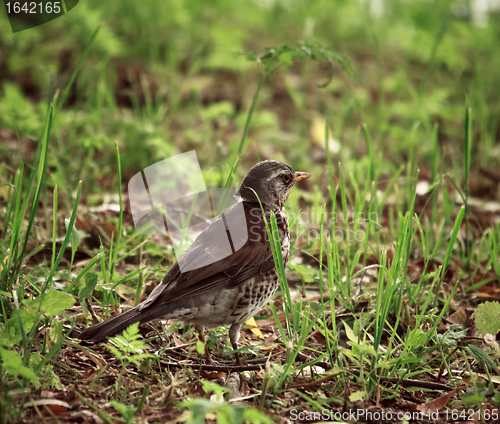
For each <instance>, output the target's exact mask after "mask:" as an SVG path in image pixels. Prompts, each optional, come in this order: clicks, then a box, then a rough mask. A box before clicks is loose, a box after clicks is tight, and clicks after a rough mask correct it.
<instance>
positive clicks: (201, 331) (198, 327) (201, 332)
mask: <svg viewBox="0 0 500 424" xmlns="http://www.w3.org/2000/svg"><path fill="white" fill-rule="evenodd" d="M194 328H195V330H196V331H197V332H198V334H199V337H200V341H201V342H202V343H203V344H204V345H205V362H206V363H207V365H212V364H213V363H214V361H212V357H211V356H210V351H209V350H208V346H207V344H206V343H205V329H204V328H203V325H195V326H194Z"/></svg>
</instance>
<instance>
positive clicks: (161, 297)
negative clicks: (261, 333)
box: [78, 160, 311, 365]
mask: <svg viewBox="0 0 500 424" xmlns="http://www.w3.org/2000/svg"><path fill="white" fill-rule="evenodd" d="M310 176H311V175H310V174H309V173H307V172H297V171H294V170H293V168H292V167H290V166H289V165H287V164H285V163H283V162H279V161H276V160H265V161H262V162H258V163H257V164H256V165H254V166H253V167H252V168H251V169H250V170H249V171H248V173H247V175H246V176H245V178H244V179H243V181H242V183H241V186H240V188H239V189H238V191H237V192H236V196H237V198H238V200H239V201H238V202H237V203H236V204H234V205H233V206H231V207H230V208H228V209H227V210H226V211H224V212H223V213H222V214H221V215H219V216H218V217H217V218H216V219H215V220H214V221H213V222H212V223H211V224H210V225H209V226H208V227H207V228H206V229H205V230H204V231H203V232H201V233H200V234H199V236H198V237H197V238H196V240H195V241H194V242H193V244H192V245H191V246H190V247H189V248H188V249H187V250H186V251H185V252H184V254H183V255H182V256H181V257H180V258H179V260H178V261H177V262H176V263H175V264H174V265H173V266H172V267H171V268H170V270H169V271H168V272H167V274H166V275H165V277H164V279H163V281H162V282H161V283H160V284H159V285H157V286H156V288H155V289H154V290H153V291H152V292H151V294H150V295H149V296H148V298H147V299H146V300H144V301H143V302H142V303H140V304H138V305H137V306H135V307H134V308H132V309H130V310H128V311H126V312H124V313H122V314H120V315H117V316H115V317H113V318H111V319H109V320H107V321H105V322H102V323H100V324H96V325H93V326H91V327H87V328H86V329H84V330H83V331H82V332H81V333H80V335H79V336H78V338H79V339H81V340H88V341H92V342H95V343H99V342H102V341H104V340H105V339H106V338H108V337H111V336H114V335H116V334H117V333H119V332H121V331H122V330H124V329H125V328H127V327H128V326H130V325H131V324H134V323H136V322H139V323H141V324H142V323H145V322H149V321H152V320H157V319H164V320H167V319H173V320H177V321H182V322H184V323H185V324H191V325H193V326H194V328H195V330H196V331H197V332H198V333H199V339H200V341H201V342H203V343H205V337H204V330H205V328H215V327H219V326H221V325H230V328H229V340H230V342H231V345H232V347H233V349H234V350H235V360H236V365H241V360H240V356H239V354H238V352H236V350H237V349H238V345H237V343H238V340H239V338H240V329H241V326H242V324H243V323H245V322H246V321H247V320H248V319H250V318H251V317H253V316H254V315H255V314H256V313H257V312H259V311H260V310H261V309H262V308H263V307H264V306H265V305H266V304H267V302H268V301H269V299H270V298H271V297H272V296H273V295H274V293H275V292H276V291H277V289H278V288H279V285H280V283H279V279H278V273H277V271H276V266H275V262H274V259H273V254H272V250H271V246H270V242H269V238H268V235H267V234H268V233H267V231H266V223H265V220H267V222H268V224H269V223H270V216H271V212H273V213H274V214H275V216H276V222H277V225H278V231H279V238H280V243H281V254H282V257H283V262H284V265H285V267H286V264H287V262H288V257H289V252H290V229H289V225H288V220H287V216H286V212H285V207H284V204H285V202H286V200H287V199H288V196H289V194H290V192H291V190H292V188H293V186H294V185H295V184H296V183H297V182H299V181H302V180H305V179H307V178H309V177H310ZM261 206H262V208H261ZM263 212H264V214H263ZM264 215H265V217H266V218H264ZM227 240H229V245H230V248H231V251H230V254H229V255H227V252H226V253H224V252H222V249H223V248H224V247H227V245H228V243H227ZM224 256H225V257H224ZM219 257H222V259H219V260H217V259H218V258H219ZM207 258H208V259H207ZM210 258H212V259H210ZM205 362H206V363H207V364H213V361H212V358H211V355H210V352H209V350H208V348H207V347H206V344H205Z"/></svg>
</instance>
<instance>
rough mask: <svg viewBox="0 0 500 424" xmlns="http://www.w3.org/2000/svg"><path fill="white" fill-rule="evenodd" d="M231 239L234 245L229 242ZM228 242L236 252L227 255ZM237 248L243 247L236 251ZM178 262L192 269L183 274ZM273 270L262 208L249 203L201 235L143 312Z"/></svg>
mask: <svg viewBox="0 0 500 424" xmlns="http://www.w3.org/2000/svg"><path fill="white" fill-rule="evenodd" d="M238 207H239V208H240V209H238ZM242 212H244V213H242ZM221 225H224V226H221ZM224 228H225V230H224ZM229 229H231V231H229ZM234 229H236V230H237V231H236V232H237V233H238V234H239V236H238V237H237V238H242V234H245V235H246V236H247V237H245V238H246V241H245V242H244V244H243V241H244V240H243V239H242V240H234V237H232V238H231V235H233V236H234V234H235V231H233V230H234ZM243 231H245V233H243ZM229 239H231V242H228V240H229ZM228 243H229V244H230V245H231V246H230V247H231V249H232V251H233V253H232V254H230V255H229V256H225V254H226V252H227V247H228ZM238 245H242V247H241V248H239V249H237V250H236V248H237V247H238ZM224 256H225V257H224ZM217 257H222V259H220V260H218V261H215V262H213V263H210V264H208V265H203V266H199V267H198V265H201V264H204V263H207V260H208V261H210V258H217ZM179 263H181V264H183V266H187V267H188V269H190V270H189V271H185V272H181V268H183V266H180V265H179ZM272 268H274V261H273V258H272V253H271V248H270V245H269V241H268V237H267V232H266V227H265V224H264V220H263V217H262V214H261V212H260V208H259V207H258V206H257V207H255V205H253V206H252V205H248V204H247V203H246V202H245V203H243V204H241V203H240V204H237V205H234V206H233V207H231V208H230V209H228V210H227V211H226V212H224V214H223V215H222V216H221V217H219V218H218V219H217V220H216V221H214V222H213V223H212V224H211V225H210V226H209V227H208V228H207V229H206V230H205V231H203V232H202V233H201V234H200V235H199V236H198V238H197V239H196V240H195V242H194V243H193V244H192V245H191V247H190V248H189V249H188V250H186V252H185V253H184V255H182V257H181V258H180V259H179V261H178V262H176V263H175V265H174V266H173V267H172V268H171V269H170V271H169V272H168V273H167V275H166V276H165V278H164V279H163V281H162V283H161V284H160V285H158V287H156V288H155V289H154V290H153V292H152V293H151V294H150V295H149V297H148V298H147V299H146V300H145V301H144V302H143V303H142V304H141V305H140V310H143V309H144V308H146V307H148V306H150V305H151V304H153V303H155V305H156V304H158V303H168V302H171V301H173V300H177V299H180V298H183V297H186V296H192V295H196V294H199V293H202V292H204V291H206V290H211V289H214V288H217V287H220V288H222V287H234V286H236V285H238V284H240V283H242V282H244V281H246V280H247V279H249V278H251V277H252V276H254V275H257V274H260V273H266V272H268V271H270V270H271V269H272Z"/></svg>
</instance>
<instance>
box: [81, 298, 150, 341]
mask: <svg viewBox="0 0 500 424" xmlns="http://www.w3.org/2000/svg"><path fill="white" fill-rule="evenodd" d="M144 315H145V314H144V313H141V311H139V307H138V306H136V307H135V308H132V309H130V310H129V311H127V312H124V313H123V314H120V315H118V316H116V317H114V318H111V319H110V320H108V321H105V322H101V323H100V324H97V325H93V326H92V327H88V328H86V329H85V330H83V331H82V332H81V333H80V335H79V336H78V338H79V339H80V340H90V341H92V342H95V343H99V342H102V341H103V340H105V339H106V338H107V337H111V336H114V335H115V334H116V333H119V332H120V331H122V330H124V329H125V328H127V327H128V326H130V325H132V324H134V323H136V322H139V321H141V320H142V319H143V318H144Z"/></svg>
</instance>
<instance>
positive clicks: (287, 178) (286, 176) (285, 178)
mask: <svg viewBox="0 0 500 424" xmlns="http://www.w3.org/2000/svg"><path fill="white" fill-rule="evenodd" d="M281 178H283V182H284V183H285V184H288V183H289V182H290V181H291V180H292V176H291V175H290V174H283V176H282V177H281Z"/></svg>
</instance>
